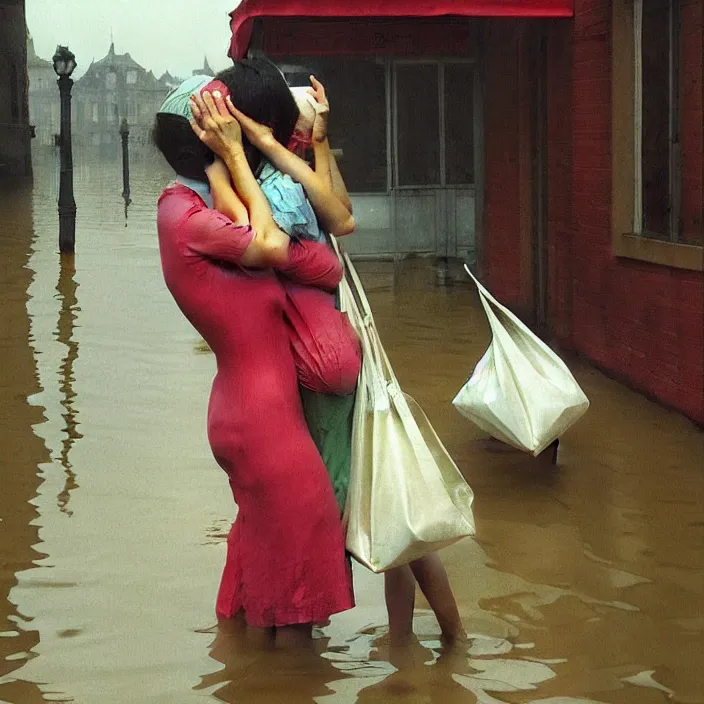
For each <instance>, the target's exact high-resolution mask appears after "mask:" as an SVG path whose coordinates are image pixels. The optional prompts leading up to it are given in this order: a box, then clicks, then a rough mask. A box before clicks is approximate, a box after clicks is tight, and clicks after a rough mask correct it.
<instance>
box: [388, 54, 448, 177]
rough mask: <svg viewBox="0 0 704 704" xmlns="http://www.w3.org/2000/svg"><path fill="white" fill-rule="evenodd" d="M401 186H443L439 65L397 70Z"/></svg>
mask: <svg viewBox="0 0 704 704" xmlns="http://www.w3.org/2000/svg"><path fill="white" fill-rule="evenodd" d="M396 111H397V116H396V120H397V123H396V124H397V129H398V134H397V158H398V185H399V186H437V185H440V101H439V96H438V66H437V65H436V64H399V65H397V67H396Z"/></svg>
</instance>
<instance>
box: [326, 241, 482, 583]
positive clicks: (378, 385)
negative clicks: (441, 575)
mask: <svg viewBox="0 0 704 704" xmlns="http://www.w3.org/2000/svg"><path fill="white" fill-rule="evenodd" d="M343 262H344V266H345V270H346V274H347V276H346V278H345V279H343V281H342V283H341V285H340V300H341V308H342V310H343V311H344V312H345V313H347V315H348V316H349V318H350V322H351V323H352V325H353V327H354V328H355V330H356V331H357V333H358V335H359V337H360V340H361V343H362V353H363V355H362V371H361V374H360V379H359V386H358V389H357V398H356V401H355V408H354V421H353V431H352V467H351V475H350V486H349V492H348V496H347V505H346V507H345V513H344V521H345V524H346V528H347V549H348V550H349V552H350V553H351V554H352V555H353V556H354V557H355V558H356V559H357V560H358V561H359V562H361V563H362V564H363V565H365V566H366V567H368V568H369V569H370V570H372V571H373V572H383V571H385V570H388V569H391V568H392V567H397V566H399V565H403V564H407V563H408V562H411V561H412V560H415V559H418V558H419V557H423V556H424V555H427V554H429V553H431V552H434V551H436V550H439V549H440V548H442V547H445V546H446V545H449V544H451V543H454V542H455V541H457V540H459V539H460V538H463V537H465V536H469V535H474V517H473V515H472V501H473V499H474V495H473V493H472V490H471V489H470V487H469V486H468V484H467V482H466V481H465V480H464V477H463V476H462V474H461V473H460V471H459V469H458V468H457V465H456V464H455V463H454V462H453V460H452V458H451V457H450V455H449V454H448V452H447V450H446V449H445V447H444V446H443V444H442V442H441V441H440V439H439V438H438V436H437V434H436V433H435V431H434V430H433V428H432V426H431V424H430V421H429V420H428V418H427V417H426V415H425V414H424V413H423V411H422V410H421V408H420V406H419V405H418V404H417V403H416V402H415V401H414V400H413V399H412V398H411V397H410V396H407V395H406V394H404V393H403V392H402V391H401V388H400V386H399V384H398V381H397V379H396V376H395V375H394V372H393V370H392V368H391V363H390V362H389V359H388V357H387V356H386V352H385V350H384V348H383V346H382V344H381V340H380V339H379V334H378V332H377V329H376V325H375V324H374V318H373V316H372V312H371V308H370V307H369V302H368V300H367V297H366V295H365V293H364V288H363V287H362V284H361V282H360V280H359V277H358V274H357V272H356V271H355V268H354V266H353V265H352V262H351V261H350V260H349V257H347V255H345V256H344V258H343Z"/></svg>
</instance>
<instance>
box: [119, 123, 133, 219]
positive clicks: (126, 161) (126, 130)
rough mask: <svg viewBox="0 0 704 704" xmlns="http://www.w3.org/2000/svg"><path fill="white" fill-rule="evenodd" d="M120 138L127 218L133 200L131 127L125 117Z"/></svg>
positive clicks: (121, 125) (123, 193)
mask: <svg viewBox="0 0 704 704" xmlns="http://www.w3.org/2000/svg"><path fill="white" fill-rule="evenodd" d="M120 137H121V138H122V197H123V198H124V199H125V217H127V208H128V206H129V205H130V203H131V202H132V199H131V198H130V147H129V139H130V126H129V123H128V122H127V118H126V117H123V118H122V122H121V123H120Z"/></svg>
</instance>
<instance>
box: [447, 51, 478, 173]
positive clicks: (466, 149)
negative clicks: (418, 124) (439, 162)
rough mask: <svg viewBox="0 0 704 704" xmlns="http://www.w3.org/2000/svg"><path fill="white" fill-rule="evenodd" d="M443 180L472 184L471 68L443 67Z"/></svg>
mask: <svg viewBox="0 0 704 704" xmlns="http://www.w3.org/2000/svg"><path fill="white" fill-rule="evenodd" d="M445 179H446V183H447V184H448V185H449V186H458V185H463V184H471V183H474V67H473V66H472V65H471V64H447V65H446V66H445Z"/></svg>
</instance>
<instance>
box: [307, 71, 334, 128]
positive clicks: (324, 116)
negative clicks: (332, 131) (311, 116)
mask: <svg viewBox="0 0 704 704" xmlns="http://www.w3.org/2000/svg"><path fill="white" fill-rule="evenodd" d="M310 82H311V86H312V87H311V88H308V92H309V93H310V94H311V95H312V96H313V98H314V100H315V120H314V122H313V131H312V134H311V137H312V139H313V141H314V142H324V141H325V140H326V139H327V138H328V118H329V116H330V103H329V102H328V98H327V95H326V94H325V88H324V87H323V84H322V83H321V82H320V81H319V80H318V79H317V78H316V77H315V76H311V77H310Z"/></svg>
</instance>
